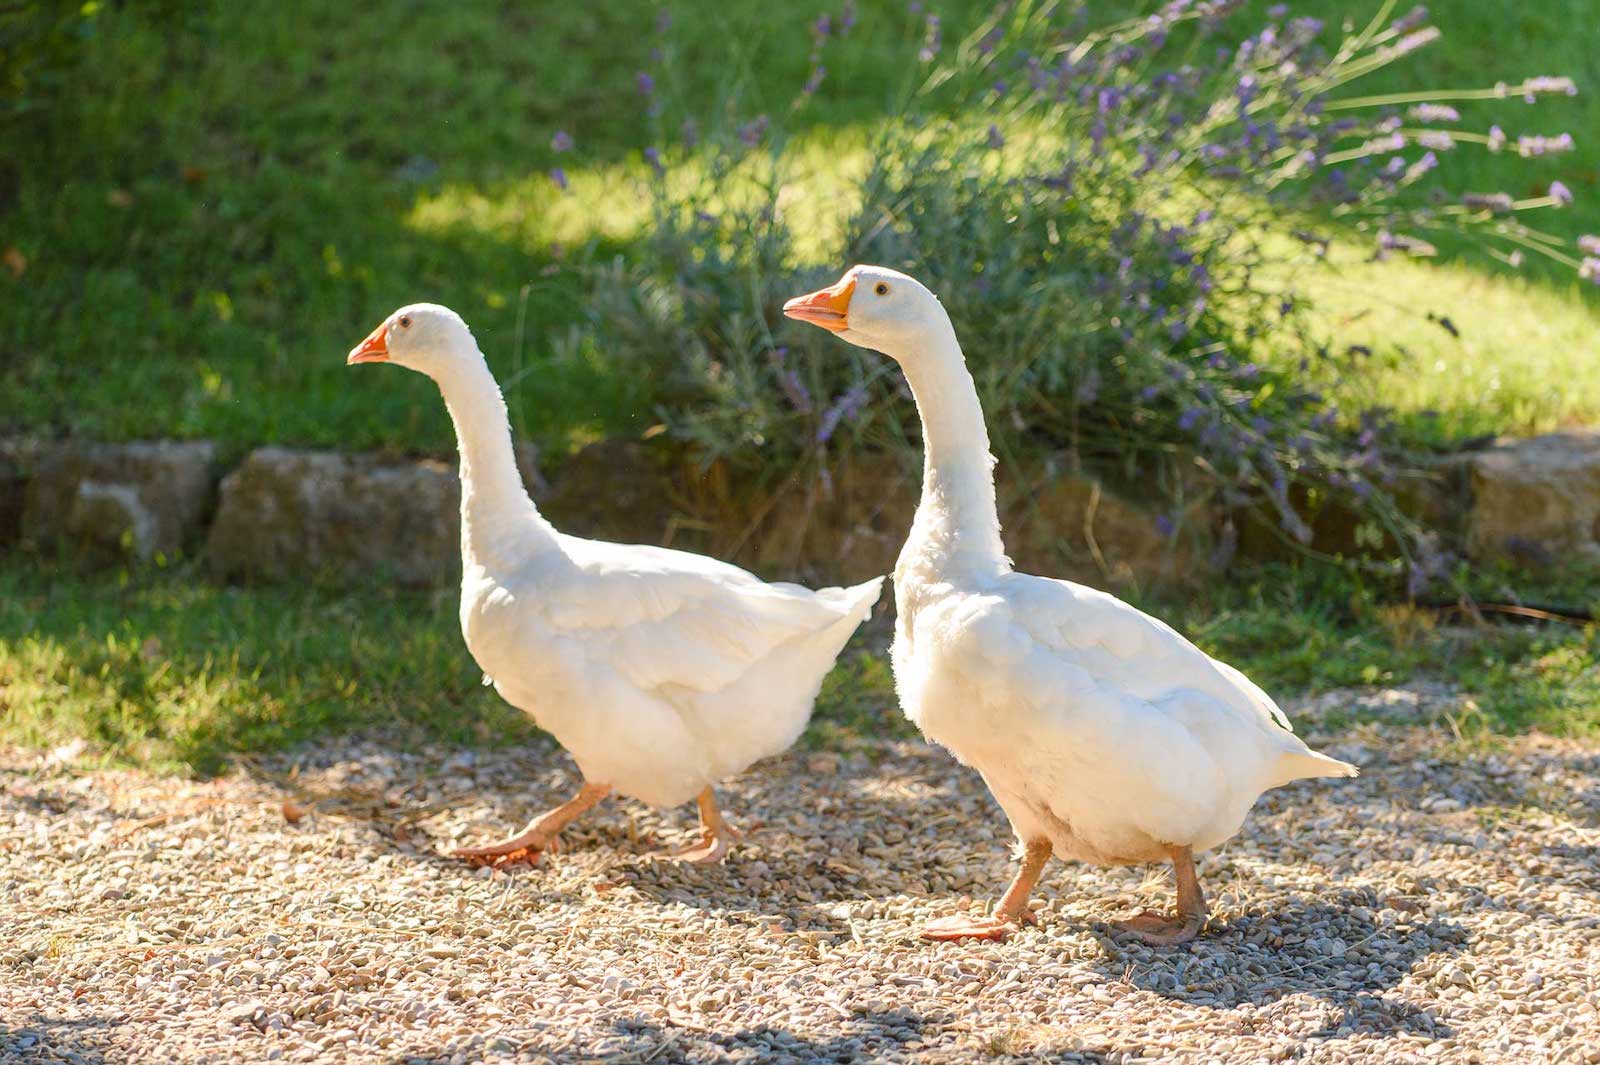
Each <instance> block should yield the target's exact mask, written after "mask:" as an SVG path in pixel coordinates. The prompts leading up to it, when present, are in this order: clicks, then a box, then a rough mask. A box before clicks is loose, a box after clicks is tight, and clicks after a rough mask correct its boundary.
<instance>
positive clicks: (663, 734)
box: [345, 303, 883, 865]
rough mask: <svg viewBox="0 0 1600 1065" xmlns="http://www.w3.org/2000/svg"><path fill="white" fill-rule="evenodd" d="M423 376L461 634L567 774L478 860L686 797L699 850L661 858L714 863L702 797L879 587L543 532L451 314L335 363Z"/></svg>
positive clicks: (716, 843) (819, 668) (390, 327)
mask: <svg viewBox="0 0 1600 1065" xmlns="http://www.w3.org/2000/svg"><path fill="white" fill-rule="evenodd" d="M345 361H346V362H347V363H350V364H359V363H369V362H386V363H393V364H394V365H397V366H403V367H405V368H406V369H409V370H415V371H416V372H418V373H422V374H426V375H427V376H429V377H431V378H432V379H433V380H434V381H435V383H437V384H438V386H439V391H440V392H441V393H442V394H443V395H444V403H445V407H446V409H448V410H449V412H450V420H451V421H452V422H453V423H454V425H455V430H456V439H457V443H458V446H459V448H460V452H461V570H462V572H461V613H460V616H461V632H462V635H463V636H464V637H465V638H466V644H467V650H468V651H470V652H471V654H472V657H473V659H474V660H475V661H476V662H477V664H478V666H479V667H480V668H481V669H482V670H483V672H484V680H485V681H486V682H492V683H493V684H494V687H495V690H496V691H498V692H499V693H500V694H501V696H503V697H504V698H505V700H506V701H507V702H509V703H510V704H511V705H513V706H515V707H517V708H518V709H520V710H522V711H524V712H525V713H527V714H528V715H529V716H530V717H532V718H533V719H534V721H536V722H537V723H538V724H539V726H540V727H541V728H543V729H544V730H545V731H547V732H549V733H550V734H551V735H553V736H555V738H556V739H557V740H558V741H559V742H560V743H561V745H562V746H563V747H565V748H566V749H567V751H568V752H569V753H570V754H571V755H572V757H573V760H574V761H576V762H577V765H578V770H579V772H580V774H581V775H582V778H583V784H582V786H581V787H579V789H578V790H577V793H576V794H575V795H573V796H572V798H570V799H568V800H567V801H566V802H563V803H561V804H559V805H557V806H555V807H553V808H552V809H550V810H547V811H546V812H544V813H542V814H540V815H538V816H537V817H535V818H533V820H532V821H530V822H529V823H528V825H527V827H525V828H524V829H522V831H520V832H516V833H514V834H512V835H510V836H507V837H506V838H504V839H500V840H496V841H493V842H489V843H485V844H481V845H478V846H472V847H464V848H461V849H459V850H457V851H456V852H455V853H456V855H457V856H458V857H460V858H464V859H466V860H468V861H470V862H473V863H476V864H482V865H503V864H507V863H511V862H519V861H534V860H537V859H538V857H539V855H540V854H541V853H542V852H543V851H545V850H547V849H549V848H550V847H551V846H553V845H554V844H555V841H556V839H557V837H558V836H559V835H560V833H561V831H562V830H563V829H564V828H565V827H566V826H567V825H568V824H570V823H571V822H572V821H574V820H575V819H576V818H578V817H579V816H581V815H582V814H583V813H585V812H586V811H587V810H589V809H590V808H592V807H594V806H596V805H597V804H599V803H600V802H601V801H602V800H603V799H604V798H606V796H608V795H611V794H613V793H615V794H619V795H626V796H630V797H632V798H634V799H638V800H639V801H641V802H644V803H648V804H650V805H652V806H658V807H668V806H677V805H679V804H681V803H686V802H688V801H690V800H691V799H692V800H694V801H695V803H696V805H697V806H698V808H699V813H700V832H699V835H698V838H697V839H695V840H694V841H693V842H692V843H690V844H689V845H688V846H686V847H683V848H680V849H678V850H676V851H672V852H670V853H668V854H665V855H663V857H670V858H674V859H678V860H682V861H690V862H719V861H721V860H722V859H723V858H724V857H725V856H726V855H727V853H728V851H729V848H730V846H731V844H732V843H733V841H735V840H737V839H738V838H739V833H738V832H737V831H735V830H734V829H733V828H732V827H731V826H730V825H729V824H728V823H727V822H726V821H725V820H723V817H722V813H721V811H720V810H719V808H718V806H717V801H716V795H715V792H714V791H713V788H714V787H715V786H716V785H717V784H718V783H719V782H721V781H724V780H726V779H728V778H729V777H731V776H734V775H735V774H737V773H741V772H743V771H744V770H746V769H748V768H749V767H750V766H751V765H752V764H753V763H755V762H757V761H759V760H760V759H762V758H767V757H769V756H771V755H775V754H778V753H780V752H782V751H784V750H787V749H788V748H789V747H790V746H791V745H792V744H793V743H794V741H795V740H796V739H798V738H799V736H800V734H801V732H802V731H804V729H805V727H806V722H807V721H808V720H809V719H810V717H811V710H812V706H813V704H814V703H815V701H816V696H817V691H818V689H819V688H820V687H821V686H822V679H823V677H824V676H825V675H826V674H827V672H828V671H829V670H830V669H832V668H833V663H834V660H835V658H836V657H837V656H838V654H839V651H840V650H841V649H842V648H843V647H844V644H845V641H846V640H848V639H849V638H850V635H851V634H852V633H853V632H855V630H856V627H857V626H858V625H860V624H861V622H862V621H863V620H865V619H866V617H867V615H868V614H870V613H871V612H872V607H873V604H875V603H876V602H877V601H878V594H879V591H880V589H881V587H882V585H883V578H882V577H878V578H877V579H875V580H871V581H867V582H866V583H865V584H859V585H856V586H855V587H853V588H823V589H820V590H817V591H812V590H811V589H809V588H804V587H801V586H800V585H798V584H769V583H767V582H765V581H762V580H760V579H759V578H757V577H755V576H754V575H753V574H750V573H747V572H745V571H744V570H742V569H739V568H738V567H737V566H731V565H729V564H728V563H726V562H719V561H717V560H716V559H711V558H706V557H705V556H703V555H695V554H691V553H689V552H687V551H669V550H667V549H665V548H661V547H651V546H648V545H643V544H614V543H608V542H606V541H603V540H585V539H582V538H579V537H576V536H567V535H565V534H564V533H561V532H558V531H557V530H556V529H555V528H554V527H553V526H552V525H551V524H550V523H549V522H548V521H546V520H545V519H544V517H543V516H542V515H541V514H540V513H539V510H538V508H537V507H536V506H535V505H534V502H533V500H532V498H530V497H529V495H528V493H527V490H526V489H525V488H524V487H523V483H522V476H521V473H520V472H519V471H518V468H517V461H516V456H515V453H514V451H513V450H512V446H511V426H510V423H509V421H508V420H507V416H506V404H505V400H504V399H503V398H501V395H500V388H499V386H498V385H497V384H496V383H495V380H494V376H493V375H492V374H491V373H490V372H489V365H488V363H487V361H486V360H485V359H484V356H483V352H481V351H479V350H478V344H477V341H476V340H474V339H473V336H472V332H471V331H470V330H469V329H468V328H467V325H466V323H465V322H463V321H462V320H461V318H460V316H459V315H457V314H456V313H455V312H454V311H452V310H450V309H449V308H447V307H440V306H438V305H437V304H431V303H415V304H412V305H411V306H409V307H402V308H400V309H399V310H397V311H395V312H394V313H393V314H391V315H390V316H389V317H388V318H387V319H385V320H384V322H383V323H382V324H381V325H379V326H378V327H377V328H376V329H374V330H373V331H372V332H371V333H370V334H368V335H367V338H366V339H365V340H363V341H362V342H361V343H360V344H358V345H357V346H356V347H355V349H354V350H352V351H351V352H350V354H349V356H348V357H347V358H346V360H345Z"/></svg>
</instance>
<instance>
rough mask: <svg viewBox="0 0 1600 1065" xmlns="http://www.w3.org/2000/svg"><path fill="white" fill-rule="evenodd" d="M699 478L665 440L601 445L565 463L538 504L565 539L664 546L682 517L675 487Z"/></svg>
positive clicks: (609, 442)
mask: <svg viewBox="0 0 1600 1065" xmlns="http://www.w3.org/2000/svg"><path fill="white" fill-rule="evenodd" d="M685 471H687V472H685ZM698 476H700V474H699V472H698V471H694V470H693V469H692V468H691V467H689V465H688V464H687V462H686V461H685V460H684V456H683V452H682V449H681V448H679V447H677V446H675V445H673V444H671V443H669V442H667V441H665V440H660V439H658V440H651V441H644V440H601V441H599V442H597V443H594V444H590V445H589V446H588V447H585V448H583V449H582V450H580V451H579V452H578V453H577V454H575V455H573V456H572V457H571V458H569V459H567V461H566V463H565V464H563V465H562V467H561V471H560V473H559V474H558V475H557V476H556V478H555V483H554V484H553V485H551V486H550V487H549V490H548V492H547V493H546V494H545V495H544V496H542V497H541V496H539V495H538V494H537V493H536V494H535V498H536V499H538V500H539V509H540V510H541V511H542V512H543V513H544V515H545V517H547V518H549V519H550V521H551V522H552V523H553V524H554V525H555V526H556V528H558V529H560V530H561V531H562V532H564V533H570V534H571V535H573V536H585V537H591V538H595V539H600V540H615V541H617V542H618V543H627V544H638V543H644V544H660V543H663V542H664V540H665V539H667V538H670V530H671V529H672V527H673V519H674V517H676V516H678V515H679V514H681V513H682V511H683V500H682V499H681V498H678V497H679V496H680V495H681V493H680V492H679V490H678V489H677V488H675V487H674V482H675V481H679V482H684V481H692V480H694V479H695V478H696V477H698ZM527 477H528V473H527V472H526V471H524V473H523V478H524V480H526V479H527Z"/></svg>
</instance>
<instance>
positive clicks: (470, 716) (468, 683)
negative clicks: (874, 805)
mask: <svg viewBox="0 0 1600 1065" xmlns="http://www.w3.org/2000/svg"><path fill="white" fill-rule="evenodd" d="M1583 587H1585V588H1588V589H1590V590H1600V583H1596V582H1593V581H1590V582H1589V583H1587V584H1585V585H1584V586H1583ZM1484 590H1485V591H1486V592H1488V593H1490V594H1493V593H1494V591H1495V588H1494V587H1492V586H1491V585H1488V584H1486V585H1484ZM1565 594H1567V595H1568V596H1580V599H1581V595H1580V593H1579V592H1578V591H1574V590H1573V589H1572V588H1570V587H1569V588H1567V589H1566V590H1565ZM1140 603H1141V605H1142V606H1144V607H1145V608H1147V609H1149V610H1152V611H1154V612H1156V613H1157V614H1159V615H1160V616H1162V617H1165V618H1168V619H1169V620H1171V621H1172V622H1174V623H1175V624H1176V625H1178V627H1179V628H1180V629H1182V630H1183V631H1185V632H1186V633H1187V634H1188V635H1190V636H1191V637H1192V638H1193V639H1195V640H1196V641H1197V642H1199V643H1200V644H1201V645H1202V646H1204V647H1205V648H1206V649H1208V650H1210V651H1212V652H1213V653H1216V654H1219V655H1222V656H1223V657H1225V658H1227V659H1228V660H1229V661H1232V662H1234V663H1236V664H1237V665H1239V666H1240V667H1241V668H1243V669H1245V670H1246V671H1247V672H1249V673H1250V674H1251V675H1252V676H1253V677H1255V678H1256V679H1257V680H1259V681H1260V682H1261V683H1262V684H1263V685H1265V686H1266V687H1267V688H1268V690H1269V691H1271V692H1273V693H1274V694H1275V695H1278V696H1280V697H1287V696H1291V695H1293V694H1295V693H1298V692H1302V691H1306V690H1318V689H1326V688H1331V687H1340V686H1346V685H1360V684H1399V683H1404V682H1406V681H1408V680H1412V679H1415V678H1419V677H1424V678H1433V679H1442V680H1446V681H1450V682H1453V683H1456V684H1459V685H1461V686H1462V687H1463V688H1464V690H1466V691H1467V692H1469V693H1471V694H1472V695H1473V696H1474V697H1475V698H1476V701H1477V705H1478V707H1479V708H1480V711H1481V712H1480V713H1478V714H1476V715H1475V716H1474V715H1469V716H1470V717H1471V718H1472V719H1471V720H1465V719H1458V720H1457V721H1456V722H1454V725H1455V727H1458V728H1472V729H1479V730H1485V731H1495V730H1501V729H1520V728H1526V727H1530V726H1534V727H1540V728H1544V729H1548V730H1551V731H1554V732H1558V733H1566V734H1579V735H1587V734H1592V733H1594V732H1595V731H1596V730H1597V729H1600V676H1597V674H1596V670H1595V669H1594V658H1595V651H1596V647H1595V633H1594V631H1593V629H1592V628H1585V627H1578V626H1568V625H1552V626H1546V627H1532V628H1529V627H1506V626H1490V627H1482V628H1460V627H1457V628H1449V627H1445V626H1443V625H1442V624H1441V623H1440V619H1439V618H1438V617H1437V616H1436V615H1433V614H1429V613H1426V612H1418V611H1412V610H1409V609H1405V608H1397V607H1388V606H1384V605H1382V603H1381V602H1380V601H1379V600H1378V599H1377V598H1376V597H1375V596H1374V595H1373V593H1372V592H1371V591H1370V590H1363V589H1362V588H1361V586H1360V585H1359V584H1358V583H1356V582H1352V581H1350V580H1349V579H1348V578H1344V577H1337V576H1334V575H1331V574H1329V573H1326V572H1323V573H1320V574H1319V573H1316V572H1312V571H1297V570H1294V569H1288V568H1283V567H1273V568H1268V569H1264V570H1260V571H1255V572H1254V573H1246V574H1242V575H1239V576H1238V578H1237V579H1236V580H1235V581H1233V582H1232V583H1230V584H1229V585H1228V586H1226V587H1224V588H1219V589H1217V590H1214V591H1210V592H1204V593H1201V594H1198V595H1188V596H1184V597H1181V598H1179V597H1170V598H1163V597H1156V598H1149V597H1146V598H1144V599H1141V600H1140ZM1577 605H1579V606H1583V605H1586V604H1585V603H1583V602H1581V601H1580V602H1578V604H1577ZM455 615H456V609H455V597H454V595H453V593H451V592H449V591H445V592H440V593H436V594H424V593H415V592H403V591H395V590H390V589H383V588H381V587H380V588H368V589H361V590H337V589H328V588H293V587H269V588H226V587H218V586H216V585H214V584H211V583H208V582H206V581H204V580H202V579H198V575H197V574H196V573H195V572H193V571H192V570H191V569H189V568H182V567H180V568H178V569H176V570H169V571H164V572H161V571H155V572H145V573H142V574H136V575H131V576H124V577H122V578H121V579H117V578H112V579H107V578H106V577H105V575H103V574H85V573H79V572H76V571H73V570H71V569H68V568H58V567H54V566H47V567H44V568H42V569H41V568H40V567H38V566H35V565H26V566H24V565H18V564H6V565H3V566H0V742H14V743H24V744H29V745H36V746H50V745H54V744H59V743H65V742H69V741H72V740H75V739H79V738H81V739H84V740H86V741H88V744H89V746H88V752H89V754H90V756H91V757H100V758H109V759H112V760H116V761H128V762H135V763H141V764H147V765H151V766H154V767H157V768H161V769H167V770H177V771H185V772H201V773H208V772H214V771H216V770H218V769H220V768H222V767H223V766H224V765H225V764H226V762H227V760H228V758H229V757H230V756H232V755H234V754H236V753H238V752H247V751H260V750H267V749H273V748H278V747H282V746H286V745H289V744H293V743H297V742H304V741H308V740H314V739H315V738H316V737H318V736H321V735H326V734H328V733H330V732H340V731H347V730H351V729H368V728H377V729H382V730H385V731H386V732H388V733H390V734H391V735H393V736H394V737H395V738H396V739H397V740H398V741H400V742H414V741H418V740H425V739H433V740H444V741H447V742H460V743H469V744H474V745H494V744H497V743H511V742H526V741H528V740H529V739H531V738H532V737H533V736H534V735H535V731H534V729H533V728H532V726H531V725H530V724H529V723H528V722H527V720H526V719H525V718H524V717H522V716H521V715H520V714H519V713H517V712H516V711H514V710H512V709H510V708H509V707H508V706H506V705H505V703H504V702H502V701H501V700H500V698H499V697H498V696H497V695H496V694H495V693H494V690H493V689H492V688H487V687H484V686H483V684H482V683H481V674H480V673H479V671H478V670H477V669H476V668H474V666H473V664H472V660H471V658H470V657H469V656H468V655H467V653H466V650H465V648H464V647H463V646H462V643H461V637H460V633H459V631H458V629H457V622H456V616H455ZM887 643H888V633H887V632H886V631H885V630H884V629H883V627H882V626H881V625H878V626H876V627H873V626H869V627H867V628H866V629H864V630H863V631H862V632H861V633H859V634H858V635H857V637H856V639H855V641H854V642H853V643H852V645H851V648H850V650H849V651H848V652H847V653H846V655H845V657H844V659H843V661H842V662H841V664H840V666H839V667H838V668H837V669H835V671H834V672H833V673H832V674H831V675H830V676H829V678H828V680H827V683H826V684H825V685H824V688H823V693H822V696H821V699H820V700H819V703H818V709H817V713H816V718H815V720H814V721H813V723H812V727H811V730H810V731H809V732H808V734H807V740H806V741H805V742H807V743H809V744H814V745H818V746H823V747H829V748H836V747H838V746H840V745H841V744H848V743H849V742H851V741H852V740H854V739H856V738H863V737H866V738H871V737H879V738H884V737H889V738H893V737H907V736H911V735H913V734H914V733H913V732H912V730H911V729H910V727H909V726H908V725H907V724H906V722H905V721H904V720H903V719H902V718H901V716H900V714H899V711H898V710H897V709H896V704H895V700H894V692H893V685H892V680H891V678H890V675H889V670H888V665H887V662H886V660H885V658H886V656H885V653H884V652H885V648H886V646H887Z"/></svg>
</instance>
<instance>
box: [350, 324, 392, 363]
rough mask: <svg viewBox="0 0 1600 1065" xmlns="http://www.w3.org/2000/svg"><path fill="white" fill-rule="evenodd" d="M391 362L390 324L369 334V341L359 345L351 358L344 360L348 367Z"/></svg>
mask: <svg viewBox="0 0 1600 1065" xmlns="http://www.w3.org/2000/svg"><path fill="white" fill-rule="evenodd" d="M388 361H389V323H388V322H384V323H383V324H382V325H380V326H379V327H378V328H376V329H374V330H373V331H372V332H370V333H368V334H367V339H365V340H363V341H362V342H361V343H360V344H357V345H356V347H355V350H354V351H352V352H351V353H350V357H349V358H348V359H345V360H344V364H345V365H346V366H354V365H355V364H356V363H358V362H388Z"/></svg>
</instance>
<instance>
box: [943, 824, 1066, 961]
mask: <svg viewBox="0 0 1600 1065" xmlns="http://www.w3.org/2000/svg"><path fill="white" fill-rule="evenodd" d="M1049 860H1050V841H1049V840H1047V839H1034V840H1029V841H1028V845H1027V847H1026V848H1025V849H1024V851H1023V855H1022V868H1021V869H1018V870H1017V877H1016V879H1015V880H1013V881H1011V886H1010V887H1008V888H1006V893H1005V894H1004V895H1002V896H1001V897H1000V904H999V905H998V906H996V907H995V908H994V913H993V915H991V916H989V917H969V916H967V915H965V914H958V915H957V916H955V917H941V918H939V919H938V920H937V921H929V922H928V923H927V924H926V925H924V926H923V927H922V938H923V939H938V940H949V939H1004V938H1005V937H1006V936H1008V935H1010V934H1011V933H1012V931H1014V930H1015V928H1016V926H1017V925H1018V924H1020V923H1022V922H1024V921H1032V920H1033V915H1032V914H1031V913H1029V912H1028V896H1029V895H1031V894H1033V886H1034V885H1035V884H1037V883H1038V882H1039V874H1040V873H1042V872H1044V865H1045V863H1046V862H1048V861H1049Z"/></svg>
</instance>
